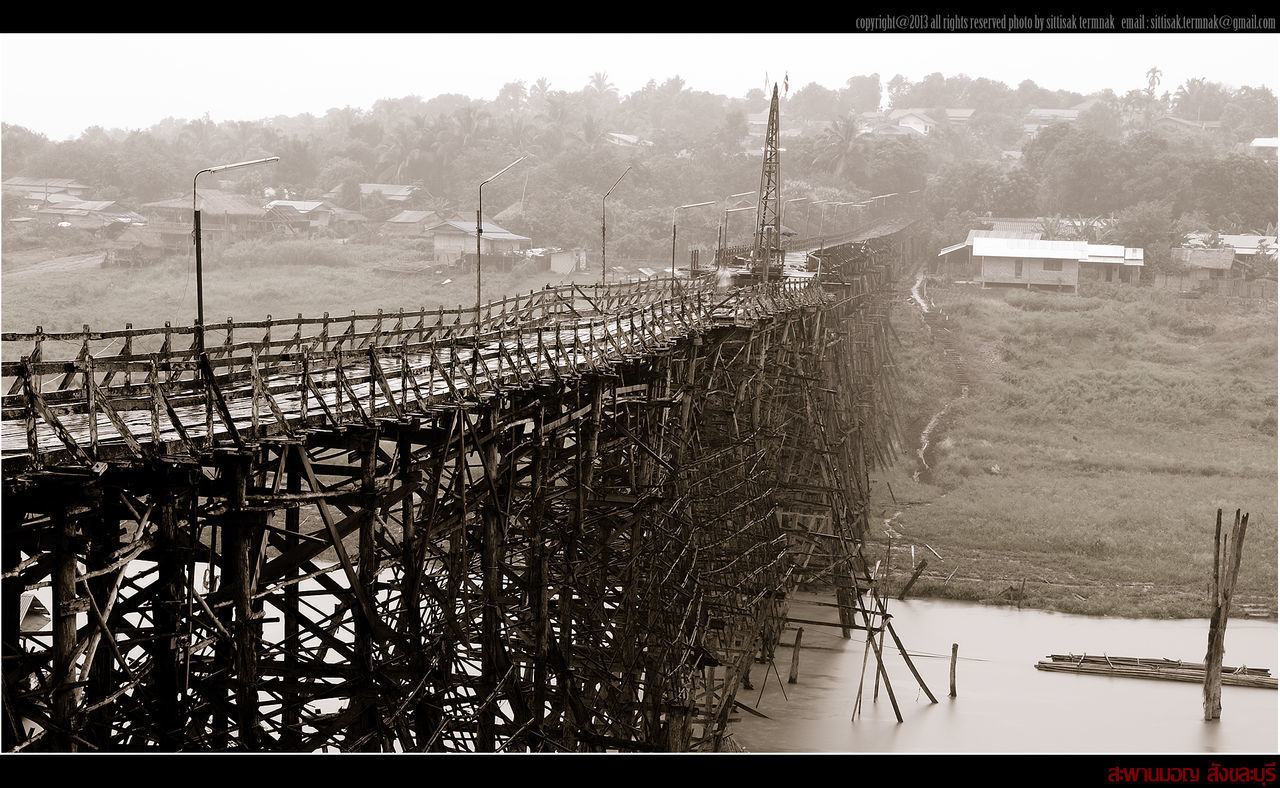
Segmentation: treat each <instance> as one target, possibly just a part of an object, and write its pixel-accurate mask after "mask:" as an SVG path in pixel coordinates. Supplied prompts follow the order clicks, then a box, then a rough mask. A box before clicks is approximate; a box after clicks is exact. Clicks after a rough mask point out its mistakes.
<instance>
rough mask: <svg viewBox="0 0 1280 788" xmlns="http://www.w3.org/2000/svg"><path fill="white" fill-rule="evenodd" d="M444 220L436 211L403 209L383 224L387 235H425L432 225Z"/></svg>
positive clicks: (383, 229) (382, 227) (383, 230)
mask: <svg viewBox="0 0 1280 788" xmlns="http://www.w3.org/2000/svg"><path fill="white" fill-rule="evenodd" d="M443 221H444V217H443V216H441V215H440V214H438V213H436V212H435V211H401V212H400V213H398V214H396V215H395V216H392V217H391V218H390V219H388V220H386V221H385V222H383V223H382V225H381V230H382V232H383V233H384V234H386V235H395V236H401V237H404V236H425V235H426V234H427V231H428V230H430V229H431V228H432V227H435V226H436V225H438V224H440V223H441V222H443Z"/></svg>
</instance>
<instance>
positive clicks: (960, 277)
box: [934, 229, 1043, 282]
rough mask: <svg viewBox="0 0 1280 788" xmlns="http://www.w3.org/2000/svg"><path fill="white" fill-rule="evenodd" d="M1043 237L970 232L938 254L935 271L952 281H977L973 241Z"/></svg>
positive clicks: (998, 231)
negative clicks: (978, 239) (977, 239)
mask: <svg viewBox="0 0 1280 788" xmlns="http://www.w3.org/2000/svg"><path fill="white" fill-rule="evenodd" d="M1042 237H1043V234H1042V233H1039V232H1017V231H1014V232H1010V231H1007V230H995V229H992V230H970V231H969V235H968V237H967V238H965V239H964V240H963V241H961V242H960V243H958V244H953V245H951V246H948V247H946V248H944V249H943V250H942V251H940V252H938V261H937V263H936V265H935V266H934V269H935V271H936V272H937V273H938V274H940V275H941V276H943V277H945V278H947V279H949V280H952V281H974V282H976V281H977V280H978V275H979V273H980V270H979V265H978V262H977V261H975V260H974V258H973V241H974V239H976V238H1008V239H1010V240H1024V241H1038V240H1040V239H1041V238H1042Z"/></svg>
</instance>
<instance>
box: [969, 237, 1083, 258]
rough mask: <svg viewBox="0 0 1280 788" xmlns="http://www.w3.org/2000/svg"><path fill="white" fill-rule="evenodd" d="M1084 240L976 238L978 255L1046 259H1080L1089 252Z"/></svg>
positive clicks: (975, 253)
mask: <svg viewBox="0 0 1280 788" xmlns="http://www.w3.org/2000/svg"><path fill="white" fill-rule="evenodd" d="M1088 246H1089V245H1088V244H1087V243H1085V242H1084V241H1042V240H1037V239H1028V238H975V239H973V253H974V255H975V256H977V257H1034V258H1038V259H1044V260H1079V259H1081V258H1082V257H1084V256H1085V255H1086V254H1087V253H1088Z"/></svg>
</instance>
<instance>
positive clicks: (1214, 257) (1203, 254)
mask: <svg viewBox="0 0 1280 788" xmlns="http://www.w3.org/2000/svg"><path fill="white" fill-rule="evenodd" d="M1169 259H1171V260H1172V261H1173V262H1175V263H1177V264H1178V265H1181V266H1183V267H1184V268H1185V269H1186V277H1187V278H1189V279H1191V280H1192V281H1193V282H1203V281H1206V280H1209V279H1243V278H1244V274H1243V270H1242V269H1239V268H1235V259H1236V253H1235V250H1234V249H1232V248H1231V247H1227V246H1224V247H1218V248H1216V249H1207V248H1194V247H1189V246H1178V247H1174V248H1173V249H1172V250H1171V253H1170V255H1169Z"/></svg>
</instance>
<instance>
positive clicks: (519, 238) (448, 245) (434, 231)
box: [426, 220, 533, 263]
mask: <svg viewBox="0 0 1280 788" xmlns="http://www.w3.org/2000/svg"><path fill="white" fill-rule="evenodd" d="M480 230H481V232H480V252H481V254H493V255H503V254H510V253H512V252H517V251H520V250H521V249H529V248H532V246H533V242H532V240H531V239H529V238H526V237H525V236H523V235H516V234H515V233H512V232H508V231H507V230H504V229H503V228H501V227H499V226H498V225H496V224H493V223H491V222H481V225H480ZM426 236H427V237H428V238H430V239H431V241H432V244H433V247H434V249H435V261H436V262H437V263H457V262H459V261H461V260H463V259H464V258H465V257H466V256H467V255H470V256H471V257H472V259H474V257H475V252H476V223H475V222H474V221H470V222H466V221H460V220H454V221H446V222H440V223H438V224H436V225H435V226H433V227H430V228H428V229H427V231H426Z"/></svg>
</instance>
